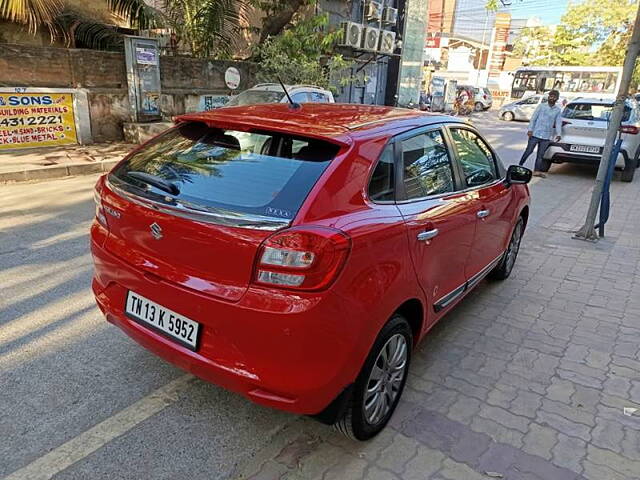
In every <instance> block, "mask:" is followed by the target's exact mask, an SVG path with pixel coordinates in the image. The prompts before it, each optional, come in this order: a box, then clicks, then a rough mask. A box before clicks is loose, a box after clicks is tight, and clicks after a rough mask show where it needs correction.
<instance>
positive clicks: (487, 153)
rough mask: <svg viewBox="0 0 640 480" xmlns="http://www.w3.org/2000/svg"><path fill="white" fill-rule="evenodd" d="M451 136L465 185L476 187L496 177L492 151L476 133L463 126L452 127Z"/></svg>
mask: <svg viewBox="0 0 640 480" xmlns="http://www.w3.org/2000/svg"><path fill="white" fill-rule="evenodd" d="M451 137H452V138H453V142H454V143H455V146H456V150H457V151H458V159H459V161H460V164H461V165H462V172H463V173H464V178H465V181H466V183H467V187H477V186H480V185H484V184H485V183H490V182H493V181H494V180H497V179H498V175H497V172H496V162H495V159H494V158H493V153H492V152H491V150H490V149H489V147H488V146H487V144H486V143H484V141H483V140H482V139H481V138H480V137H479V136H478V134H476V133H474V132H472V131H471V130H466V129H463V128H452V129H451Z"/></svg>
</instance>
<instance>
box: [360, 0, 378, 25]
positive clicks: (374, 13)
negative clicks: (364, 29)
mask: <svg viewBox="0 0 640 480" xmlns="http://www.w3.org/2000/svg"><path fill="white" fill-rule="evenodd" d="M364 15H365V17H367V20H370V21H371V20H375V21H376V22H377V21H379V20H380V18H381V17H382V3H380V2H372V1H370V0H367V2H366V3H365V4H364Z"/></svg>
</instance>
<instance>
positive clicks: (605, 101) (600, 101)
mask: <svg viewBox="0 0 640 480" xmlns="http://www.w3.org/2000/svg"><path fill="white" fill-rule="evenodd" d="M615 101H616V100H615V98H589V97H578V98H574V99H573V100H571V101H570V102H569V103H583V104H590V105H613V104H614V103H615ZM626 101H628V99H625V102H626Z"/></svg>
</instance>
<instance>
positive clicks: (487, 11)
mask: <svg viewBox="0 0 640 480" xmlns="http://www.w3.org/2000/svg"><path fill="white" fill-rule="evenodd" d="M485 10H486V11H485V17H484V28H483V29H482V43H481V44H480V57H479V58H478V70H477V71H476V84H475V86H476V87H478V83H479V82H480V67H481V66H482V60H483V59H484V42H485V38H486V37H487V26H488V25H489V10H487V9H485ZM488 56H489V52H487V57H488ZM487 59H488V58H487ZM485 66H488V65H485Z"/></svg>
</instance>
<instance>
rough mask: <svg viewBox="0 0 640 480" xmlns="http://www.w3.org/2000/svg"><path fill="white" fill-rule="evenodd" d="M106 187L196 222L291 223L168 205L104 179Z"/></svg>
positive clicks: (258, 226) (263, 226)
mask: <svg viewBox="0 0 640 480" xmlns="http://www.w3.org/2000/svg"><path fill="white" fill-rule="evenodd" d="M106 185H107V187H108V188H109V189H110V190H111V191H113V192H114V193H115V194H117V195H119V196H120V197H122V198H124V199H126V200H128V201H130V202H132V203H135V204H136V205H140V206H142V207H145V208H151V209H153V210H156V211H159V212H162V213H166V214H168V215H173V216H176V217H181V218H186V219H189V220H194V221H196V222H202V223H209V224H214V225H224V226H227V227H239V228H251V229H255V230H268V231H275V230H279V229H281V228H284V227H288V226H289V225H291V220H283V219H281V218H277V217H267V216H262V215H249V214H244V213H238V212H231V211H228V210H223V209H214V208H203V207H196V206H194V205H192V204H189V203H187V202H184V201H182V202H179V201H177V200H174V202H175V204H172V205H169V204H165V203H162V202H158V201H155V200H151V199H149V198H143V197H140V196H139V195H136V194H135V193H133V192H130V191H128V190H127V189H126V188H124V187H123V186H116V185H114V184H113V182H111V181H110V180H109V178H108V177H107V179H106Z"/></svg>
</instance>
